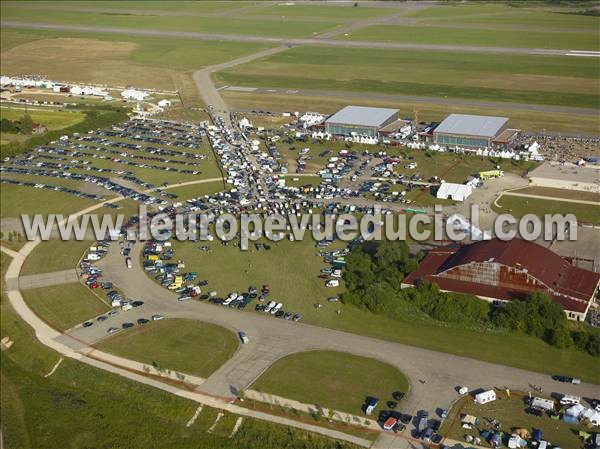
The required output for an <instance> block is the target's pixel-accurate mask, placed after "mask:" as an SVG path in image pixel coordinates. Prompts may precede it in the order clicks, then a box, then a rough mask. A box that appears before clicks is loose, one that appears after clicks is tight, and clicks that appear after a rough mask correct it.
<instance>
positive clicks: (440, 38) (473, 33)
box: [342, 25, 600, 50]
mask: <svg viewBox="0 0 600 449" xmlns="http://www.w3.org/2000/svg"><path fill="white" fill-rule="evenodd" d="M342 39H344V40H372V41H384V42H412V43H417V44H441V43H443V44H444V45H476V46H492V47H513V48H520V47H525V48H559V49H561V48H564V49H566V50H597V49H598V48H599V46H600V41H599V40H598V36H597V34H596V33H593V32H590V33H585V32H581V33H574V32H569V33H561V32H556V31H532V30H529V31H528V32H527V33H516V32H512V33H511V32H507V30H504V29H485V28H483V29H480V28H457V27H451V28H444V27H434V26H401V25H378V26H370V27H367V28H362V29H360V30H357V31H354V32H351V33H349V34H348V35H347V36H343V37H342Z"/></svg>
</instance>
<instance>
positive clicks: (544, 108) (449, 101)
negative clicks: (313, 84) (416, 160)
mask: <svg viewBox="0 0 600 449" xmlns="http://www.w3.org/2000/svg"><path fill="white" fill-rule="evenodd" d="M223 90H229V91H234V92H248V93H264V94H286V95H292V96H293V95H298V96H307V97H322V96H324V97H340V98H360V99H372V100H387V101H393V102H411V103H435V104H443V105H449V106H472V107H484V108H504V109H516V110H524V111H539V112H554V113H559V114H581V115H593V116H597V115H598V110H597V109H590V108H576V107H571V106H553V105H543V104H527V103H514V102H502V101H481V100H466V99H462V98H436V97H421V96H416V95H393V94H378V93H372V92H351V91H340V90H312V89H293V88H285V89H284V88H274V87H246V86H227V87H226V88H224V89H223Z"/></svg>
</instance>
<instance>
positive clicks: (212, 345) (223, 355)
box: [96, 319, 238, 378]
mask: <svg viewBox="0 0 600 449" xmlns="http://www.w3.org/2000/svg"><path fill="white" fill-rule="evenodd" d="M96 347H97V348H98V349H100V350H102V351H106V352H109V353H111V354H115V355H118V356H120V357H125V358H128V359H132V360H136V361H138V362H142V363H146V364H149V365H150V364H156V366H158V367H159V368H161V369H169V370H176V371H179V372H182V373H185V374H191V375H194V376H199V377H204V378H206V377H208V376H210V375H211V374H212V373H213V372H214V371H216V370H217V369H218V368H219V367H220V366H221V365H223V364H224V363H225V362H226V361H227V360H228V359H229V358H230V357H231V356H232V355H233V354H234V353H235V351H236V350H237V348H238V338H237V336H236V335H235V334H233V333H232V332H231V331H229V330H227V329H224V328H222V327H220V326H215V325H214V324H208V323H200V322H198V321H192V320H184V319H167V320H163V321H157V322H154V321H153V322H152V323H151V324H149V325H146V326H137V327H136V328H134V329H131V330H127V331H125V332H122V333H120V334H118V335H115V336H113V337H110V338H108V339H106V340H104V341H102V342H100V343H99V344H98V345H96Z"/></svg>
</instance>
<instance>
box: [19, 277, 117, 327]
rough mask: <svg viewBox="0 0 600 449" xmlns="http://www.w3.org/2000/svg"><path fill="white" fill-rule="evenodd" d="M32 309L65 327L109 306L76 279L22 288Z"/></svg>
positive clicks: (94, 314)
mask: <svg viewBox="0 0 600 449" xmlns="http://www.w3.org/2000/svg"><path fill="white" fill-rule="evenodd" d="M22 293H23V297H24V298H25V302H26V303H27V305H28V306H29V307H30V308H31V310H33V312H34V313H35V314H36V315H37V316H38V317H40V318H41V319H42V320H44V321H45V322H46V323H48V324H49V325H50V326H52V327H53V328H55V329H57V330H59V331H66V330H67V329H70V328H72V327H73V326H75V325H77V324H80V323H82V322H83V321H85V320H88V319H90V318H94V317H95V316H97V315H100V314H102V313H104V312H106V311H108V310H109V307H108V305H107V304H105V303H103V302H102V301H101V300H100V299H99V298H98V297H97V296H95V295H94V294H93V293H92V292H91V291H90V290H89V289H88V288H87V287H84V286H83V285H81V284H79V283H74V284H63V285H54V286H48V287H43V288H35V289H31V290H23V292H22Z"/></svg>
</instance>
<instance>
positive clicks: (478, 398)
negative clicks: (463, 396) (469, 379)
mask: <svg viewBox="0 0 600 449" xmlns="http://www.w3.org/2000/svg"><path fill="white" fill-rule="evenodd" d="M495 400H496V392H495V391H494V390H487V391H483V392H481V393H478V394H476V395H475V402H477V403H478V404H487V403H488V402H493V401H495Z"/></svg>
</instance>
